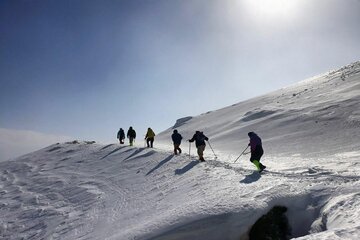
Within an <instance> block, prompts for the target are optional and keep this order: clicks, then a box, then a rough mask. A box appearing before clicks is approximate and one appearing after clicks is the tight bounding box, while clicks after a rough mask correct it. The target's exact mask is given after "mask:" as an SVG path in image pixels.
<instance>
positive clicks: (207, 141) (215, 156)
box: [207, 141, 217, 159]
mask: <svg viewBox="0 0 360 240" xmlns="http://www.w3.org/2000/svg"><path fill="white" fill-rule="evenodd" d="M207 142H208V143H209V147H210V149H211V151H212V152H213V154H214V156H215V159H217V156H216V154H215V152H214V149H213V148H212V147H211V144H210V141H207Z"/></svg>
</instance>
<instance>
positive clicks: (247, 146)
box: [234, 146, 249, 163]
mask: <svg viewBox="0 0 360 240" xmlns="http://www.w3.org/2000/svg"><path fill="white" fill-rule="evenodd" d="M248 147H249V146H247V147H246V148H245V150H244V151H243V152H242V153H241V154H240V156H238V158H237V159H235V161H234V163H235V162H236V161H237V160H238V159H239V158H240V157H241V156H242V155H243V154H244V152H245V151H246V150H247V149H248Z"/></svg>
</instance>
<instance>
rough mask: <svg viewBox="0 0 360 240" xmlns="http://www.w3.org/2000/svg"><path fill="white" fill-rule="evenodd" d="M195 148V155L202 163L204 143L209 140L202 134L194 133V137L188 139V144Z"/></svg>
mask: <svg viewBox="0 0 360 240" xmlns="http://www.w3.org/2000/svg"><path fill="white" fill-rule="evenodd" d="M194 141H195V146H196V148H197V154H198V155H199V161H200V162H204V161H205V159H204V150H205V146H206V144H205V141H209V138H208V137H206V136H205V135H204V133H203V132H200V131H196V132H195V134H194V136H193V137H192V138H191V139H189V142H194Z"/></svg>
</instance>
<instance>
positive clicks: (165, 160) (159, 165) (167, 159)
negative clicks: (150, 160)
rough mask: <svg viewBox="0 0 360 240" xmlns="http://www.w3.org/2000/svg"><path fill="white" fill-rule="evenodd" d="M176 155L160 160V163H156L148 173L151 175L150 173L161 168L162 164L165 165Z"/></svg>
mask: <svg viewBox="0 0 360 240" xmlns="http://www.w3.org/2000/svg"><path fill="white" fill-rule="evenodd" d="M173 157H174V155H170V156H168V157H167V158H165V159H164V160H162V161H161V162H159V164H158V165H156V166H155V167H154V168H153V169H151V170H150V171H149V172H148V173H147V174H146V176H147V175H149V174H150V173H152V172H153V171H155V170H156V169H158V168H160V167H161V166H162V165H164V164H165V163H167V162H168V161H170V160H171V159H172V158H173Z"/></svg>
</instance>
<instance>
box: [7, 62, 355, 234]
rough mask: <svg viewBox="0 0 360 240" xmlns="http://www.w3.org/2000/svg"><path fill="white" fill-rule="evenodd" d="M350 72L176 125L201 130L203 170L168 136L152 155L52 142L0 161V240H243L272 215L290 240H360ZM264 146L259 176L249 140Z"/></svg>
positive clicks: (161, 136)
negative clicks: (286, 226) (285, 224)
mask: <svg viewBox="0 0 360 240" xmlns="http://www.w3.org/2000/svg"><path fill="white" fill-rule="evenodd" d="M359 96H360V63H354V64H351V65H349V66H346V67H344V68H342V69H340V70H337V71H332V72H330V73H327V74H325V75H323V76H319V77H316V78H313V79H311V80H307V81H304V82H301V83H299V84H297V85H295V86H292V87H288V88H284V89H281V90H279V91H276V92H273V93H270V94H268V95H265V96H261V97H258V98H255V99H251V100H248V101H245V102H242V103H239V104H235V105H233V106H231V107H227V108H224V109H220V110H217V111H213V112H210V113H207V114H203V115H200V116H197V117H193V118H190V117H189V118H183V119H181V120H179V121H178V122H177V124H176V125H177V129H178V130H179V132H180V133H181V134H182V135H183V136H184V139H187V138H189V137H191V135H192V134H193V133H194V131H195V130H203V131H204V133H205V134H206V135H207V136H208V137H209V138H210V143H211V146H212V147H213V148H214V150H215V153H216V154H217V155H218V158H217V159H214V155H213V153H212V151H211V150H210V149H209V146H208V147H207V149H206V158H207V160H208V161H207V162H205V163H198V162H197V161H196V156H195V153H194V152H195V149H194V146H192V149H191V151H192V153H193V155H192V156H191V157H189V155H188V154H187V152H188V151H189V148H188V147H189V145H188V143H186V142H185V141H184V142H183V145H182V148H183V154H182V155H180V156H174V155H172V154H171V142H170V140H169V139H170V138H169V137H170V134H171V132H172V128H170V129H168V130H167V131H164V132H163V133H161V134H159V136H157V137H156V141H155V147H157V148H156V149H147V148H135V147H129V146H120V145H118V144H110V145H101V144H95V143H92V142H69V143H62V144H54V145H51V146H49V147H47V148H44V149H42V150H39V151H37V152H34V153H30V154H27V155H25V156H22V157H19V158H17V159H15V160H12V161H5V162H1V163H0V171H1V176H0V239H247V233H248V231H249V230H250V228H251V226H252V225H253V224H254V223H255V222H256V220H257V219H259V218H260V217H261V216H262V215H263V214H265V213H267V212H268V211H269V210H270V209H271V208H272V207H273V206H276V205H281V206H286V207H287V208H288V211H287V213H286V214H287V217H288V219H289V222H290V225H291V227H292V237H293V238H298V239H360V223H359V221H358V219H359V217H360V181H359V180H360V171H359V170H360V166H359V165H360V161H359V159H360V149H359V140H360V139H359V138H360V137H359V136H360V132H359V126H360V111H359V109H360V108H359V100H360V99H359ZM250 130H253V131H255V132H257V133H258V134H259V135H260V136H261V137H262V138H263V144H264V148H265V156H264V158H263V161H262V162H263V163H264V164H265V165H267V167H268V168H267V169H268V171H266V172H264V174H261V175H259V174H258V173H257V172H254V166H253V165H252V164H251V163H250V162H249V161H248V155H246V156H243V157H241V158H240V159H239V160H238V162H237V163H235V164H234V163H233V161H234V160H235V158H236V157H237V156H238V155H239V154H240V152H241V151H242V150H243V148H245V147H246V145H247V142H248V139H247V132H248V131H250Z"/></svg>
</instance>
